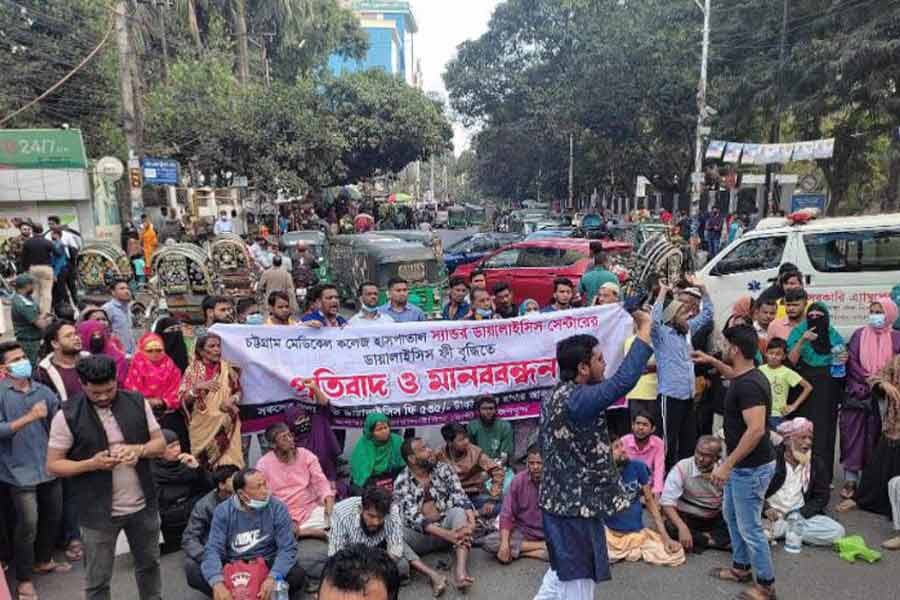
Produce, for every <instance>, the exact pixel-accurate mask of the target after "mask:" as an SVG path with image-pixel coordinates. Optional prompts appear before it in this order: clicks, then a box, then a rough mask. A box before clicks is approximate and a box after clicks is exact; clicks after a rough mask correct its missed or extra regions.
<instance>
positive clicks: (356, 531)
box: [328, 485, 447, 598]
mask: <svg viewBox="0 0 900 600" xmlns="http://www.w3.org/2000/svg"><path fill="white" fill-rule="evenodd" d="M354 544H363V545H365V546H368V547H370V548H381V549H383V550H385V551H387V553H388V555H389V556H390V557H391V558H392V559H393V560H394V562H395V563H396V565H397V570H398V571H400V576H401V577H402V578H403V579H406V578H408V577H409V568H410V567H412V568H413V569H415V570H416V571H418V572H420V573H422V574H423V575H425V576H427V577H428V578H429V579H430V580H431V589H432V590H433V591H434V596H435V598H437V597H438V596H440V595H441V594H443V593H444V591H445V590H446V589H447V578H446V577H444V576H443V575H441V574H440V573H438V572H437V571H435V570H434V569H432V568H431V567H429V566H428V565H426V564H425V563H424V562H423V561H422V560H421V559H420V558H419V556H418V555H417V554H416V553H415V552H413V550H412V548H410V547H409V545H408V544H407V543H406V542H405V541H404V540H403V525H402V523H401V522H400V516H399V515H398V514H397V511H396V510H395V511H391V494H390V492H388V491H387V490H385V489H384V488H380V487H377V486H374V485H372V486H369V487H367V488H365V489H364V490H363V493H362V497H359V496H356V497H353V498H347V499H346V500H343V501H341V502H338V504H337V505H336V506H335V507H334V513H333V514H332V515H331V531H330V532H329V534H328V556H334V555H335V554H337V553H338V552H340V551H341V550H342V549H344V548H348V547H350V546H353V545H354Z"/></svg>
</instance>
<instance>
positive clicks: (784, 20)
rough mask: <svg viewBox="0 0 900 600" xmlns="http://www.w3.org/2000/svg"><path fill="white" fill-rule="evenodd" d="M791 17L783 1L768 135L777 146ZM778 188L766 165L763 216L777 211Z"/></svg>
mask: <svg viewBox="0 0 900 600" xmlns="http://www.w3.org/2000/svg"><path fill="white" fill-rule="evenodd" d="M790 17H791V2H790V0H784V9H783V11H782V16H781V42H780V44H779V47H778V78H777V80H776V81H777V85H778V88H777V95H776V99H775V117H774V121H773V122H772V129H771V131H770V134H769V143H771V144H777V143H779V142H780V141H781V109H782V104H783V103H784V62H785V58H786V56H787V28H788V21H789V20H790ZM777 187H778V184H777V182H776V181H775V165H774V164H772V163H768V164H766V203H765V206H764V207H763V215H764V216H767V215H768V214H769V213H770V212H771V211H774V210H776V209H777V207H776V206H775V196H776V194H775V190H776V188H777Z"/></svg>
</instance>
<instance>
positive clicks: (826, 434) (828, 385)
mask: <svg viewBox="0 0 900 600" xmlns="http://www.w3.org/2000/svg"><path fill="white" fill-rule="evenodd" d="M843 345H844V338H842V337H841V334H839V333H838V332H837V330H836V329H835V328H834V327H832V326H831V318H830V315H829V312H828V307H827V306H826V305H825V304H824V303H823V302H813V303H812V304H810V305H809V308H807V309H806V320H805V321H802V322H801V323H800V324H799V325H798V326H797V327H794V330H793V331H791V335H790V336H789V337H788V340H787V346H788V348H789V349H790V352H789V353H788V358H790V360H791V362H792V363H794V366H795V370H796V371H797V373H798V374H800V376H801V377H803V379H805V380H806V381H808V382H809V383H810V384H811V385H812V387H813V393H812V395H810V396H809V399H808V400H807V401H806V402H804V403H803V404H802V405H801V406H800V407H799V408H798V409H797V410H795V411H794V413H793V416H795V417H806V418H807V419H809V420H810V421H812V423H813V425H814V426H815V430H816V436H815V438H814V439H813V455H814V456H816V457H818V458H821V459H822V460H824V461H825V464H826V465H829V467H831V465H833V464H834V446H835V438H836V436H837V420H838V406H839V405H840V403H841V402H842V400H843V396H844V379H843V378H840V379H838V378H836V377H833V376H832V375H831V366H832V364H833V363H834V362H835V360H836V359H837V360H840V361H843V362H846V361H847V359H848V354H847V351H846V350H843V351H840V353H837V352H834V350H835V348H836V347H838V346H843ZM832 472H833V469H831V468H829V470H828V473H829V475H828V484H829V485H831V479H832Z"/></svg>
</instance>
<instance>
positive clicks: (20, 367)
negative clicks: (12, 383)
mask: <svg viewBox="0 0 900 600" xmlns="http://www.w3.org/2000/svg"><path fill="white" fill-rule="evenodd" d="M7 369H9V375H10V377H13V378H15V379H31V361H29V360H28V359H27V358H23V359H22V360H17V361H16V362H14V363H12V364H11V365H9V366H8V367H7Z"/></svg>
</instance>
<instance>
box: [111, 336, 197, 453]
mask: <svg viewBox="0 0 900 600" xmlns="http://www.w3.org/2000/svg"><path fill="white" fill-rule="evenodd" d="M180 386H181V371H180V370H179V369H178V366H177V365H176V364H175V361H173V360H172V359H171V358H169V356H168V355H166V351H165V346H164V344H163V340H162V338H161V337H159V336H158V335H156V334H155V333H145V334H144V335H143V337H141V339H140V340H139V341H138V351H137V353H136V354H135V355H134V358H133V359H132V361H131V366H130V367H129V369H128V376H127V377H126V378H125V383H124V384H123V385H122V387H123V388H125V389H126V390H134V391H135V392H138V393H140V394H141V395H142V396H144V398H145V399H146V400H147V402H149V403H150V408H152V409H153V416H155V417H156V420H157V421H158V422H159V424H160V426H161V427H162V428H163V429H167V430H171V431H174V432H175V434H176V435H177V436H178V439H179V440H180V441H181V444H182V446H184V447H185V448H190V438H189V437H188V432H187V422H186V421H185V418H184V413H183V412H182V411H181V402H180V401H179V400H178V388H179V387H180Z"/></svg>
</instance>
